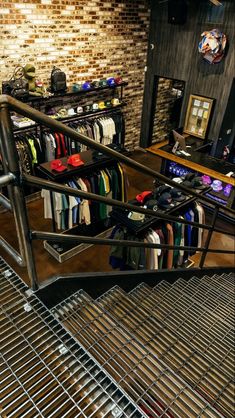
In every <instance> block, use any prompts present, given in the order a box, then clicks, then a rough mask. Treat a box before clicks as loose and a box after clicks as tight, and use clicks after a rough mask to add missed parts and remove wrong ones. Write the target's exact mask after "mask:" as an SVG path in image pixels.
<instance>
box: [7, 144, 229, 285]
mask: <svg viewBox="0 0 235 418" xmlns="http://www.w3.org/2000/svg"><path fill="white" fill-rule="evenodd" d="M132 158H134V159H135V160H136V161H138V162H140V163H142V164H144V165H147V166H148V167H151V168H153V169H155V170H156V171H160V164H161V160H160V158H159V157H157V156H155V155H153V154H150V153H145V152H140V151H138V152H137V151H135V152H134V153H133V154H132ZM127 172H128V178H129V184H130V187H129V193H128V198H129V199H133V198H134V197H135V196H136V194H137V193H139V192H141V191H143V190H148V189H152V188H153V178H152V177H149V176H146V175H143V174H140V173H137V172H136V171H135V170H133V169H130V168H127ZM27 207H28V215H29V222H30V226H31V228H32V229H33V230H41V231H51V230H52V229H51V222H50V221H48V220H45V219H44V218H43V204H42V200H41V199H40V200H36V201H33V202H30V203H28V204H27ZM207 221H208V222H210V217H209V216H208V219H207ZM218 226H219V227H220V228H222V229H223V230H225V231H226V230H232V227H231V226H229V225H228V224H225V223H224V222H221V221H218ZM0 231H1V235H2V236H3V237H4V238H5V239H7V240H8V241H9V243H10V244H11V245H13V246H14V247H17V237H16V228H15V224H14V220H13V217H12V215H11V214H10V213H8V212H5V213H1V214H0ZM234 244H235V242H234V239H233V238H232V237H228V236H226V235H224V234H218V233H214V234H213V238H212V241H211V247H212V248H220V249H221V248H223V249H225V248H226V249H230V250H233V249H234ZM0 253H1V255H2V256H3V257H4V258H5V259H6V261H7V262H8V263H9V264H10V265H11V266H12V267H13V268H14V269H15V270H16V271H17V272H18V274H19V275H20V276H21V277H22V278H23V279H24V280H25V281H26V282H27V283H28V275H27V271H26V269H25V268H20V267H18V266H17V265H16V263H14V262H13V261H12V260H11V258H10V257H9V256H8V255H7V254H6V253H5V251H4V250H2V249H1V250H0ZM34 255H35V259H36V267H37V272H38V278H39V281H43V280H45V279H46V278H48V277H50V276H54V275H58V274H60V273H73V272H87V271H110V270H111V267H110V265H109V263H108V259H109V247H108V246H105V247H104V246H100V247H99V246H93V247H91V248H89V249H87V250H86V251H84V252H82V253H80V254H78V255H76V256H74V257H73V258H71V259H69V260H67V261H65V262H64V263H62V264H60V263H59V262H57V261H56V260H55V259H54V258H53V257H52V256H51V255H50V254H49V253H48V252H47V251H45V249H44V247H43V243H42V242H39V241H37V242H35V243H34ZM193 259H194V261H195V265H198V261H199V259H200V257H199V255H195V256H194V257H193ZM205 266H231V267H232V266H234V256H233V255H226V254H222V255H221V254H219V255H218V254H213V253H211V254H208V256H207V257H206V262H205Z"/></svg>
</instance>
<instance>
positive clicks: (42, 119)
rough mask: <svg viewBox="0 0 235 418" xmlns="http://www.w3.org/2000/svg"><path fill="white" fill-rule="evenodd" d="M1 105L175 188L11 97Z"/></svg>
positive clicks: (1, 98) (204, 198)
mask: <svg viewBox="0 0 235 418" xmlns="http://www.w3.org/2000/svg"><path fill="white" fill-rule="evenodd" d="M2 105H8V106H9V107H10V108H11V109H12V110H15V111H16V112H19V113H20V114H22V115H23V116H26V117H28V118H30V119H32V120H34V121H36V122H38V123H39V124H42V125H45V126H47V127H48V128H50V129H51V130H52V131H55V132H61V133H63V134H64V135H67V136H69V137H70V138H72V139H74V140H75V141H78V142H81V143H82V144H84V145H87V146H88V147H90V148H94V149H96V150H98V151H100V152H102V153H104V154H107V155H108V156H110V157H113V158H115V159H116V160H117V161H120V162H122V163H125V164H126V165H128V166H129V167H132V168H134V169H136V170H137V171H140V172H142V173H145V174H148V175H150V176H152V177H154V178H156V179H158V180H159V181H161V182H163V183H166V184H169V185H170V186H174V187H175V182H174V181H173V180H171V179H168V178H167V177H166V176H164V175H163V174H160V173H158V172H157V171H155V170H153V169H151V168H149V167H146V166H145V165H143V164H141V163H138V162H136V161H134V160H132V159H131V158H129V157H127V156H126V155H123V154H120V153H119V152H117V151H115V150H113V149H111V148H108V147H106V146H105V145H102V144H100V143H98V142H96V141H94V140H93V139H90V138H89V137H88V136H86V135H83V134H81V133H78V132H76V131H75V130H74V129H72V128H70V127H69V126H67V125H64V124H63V123H62V122H59V121H58V120H55V119H52V118H50V117H49V116H47V115H45V114H44V113H42V112H40V111H38V110H36V109H34V108H32V107H30V106H28V105H27V104H25V103H22V102H20V101H18V100H16V99H14V98H13V97H10V96H6V95H2V96H0V107H1V106H2ZM177 188H178V189H180V190H182V191H184V192H186V193H187V194H188V195H190V196H194V197H196V198H197V199H198V200H201V201H203V202H207V203H210V204H213V206H218V207H219V208H220V209H223V210H226V211H227V212H228V213H231V214H233V215H235V210H233V209H230V208H225V207H224V205H222V204H221V203H219V202H215V201H213V200H212V199H210V198H209V197H207V196H202V195H200V196H199V195H198V193H197V192H196V191H194V190H192V189H189V188H188V187H185V186H183V185H182V184H180V183H177Z"/></svg>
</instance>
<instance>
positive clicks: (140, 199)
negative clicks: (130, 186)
mask: <svg viewBox="0 0 235 418" xmlns="http://www.w3.org/2000/svg"><path fill="white" fill-rule="evenodd" d="M152 193H153V192H151V191H150V190H147V191H145V192H142V193H140V194H137V196H136V197H135V198H136V200H138V202H140V203H144V201H145V199H146V198H147V197H150V196H151V195H152Z"/></svg>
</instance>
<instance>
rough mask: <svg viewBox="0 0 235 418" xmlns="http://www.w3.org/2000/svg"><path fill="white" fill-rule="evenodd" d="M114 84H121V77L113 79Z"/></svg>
mask: <svg viewBox="0 0 235 418" xmlns="http://www.w3.org/2000/svg"><path fill="white" fill-rule="evenodd" d="M114 81H115V83H116V84H121V83H122V77H115V79H114Z"/></svg>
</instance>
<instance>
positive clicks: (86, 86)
mask: <svg viewBox="0 0 235 418" xmlns="http://www.w3.org/2000/svg"><path fill="white" fill-rule="evenodd" d="M82 88H83V90H89V89H90V88H91V85H90V83H89V81H86V82H85V83H83V85H82Z"/></svg>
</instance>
